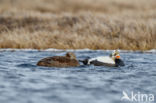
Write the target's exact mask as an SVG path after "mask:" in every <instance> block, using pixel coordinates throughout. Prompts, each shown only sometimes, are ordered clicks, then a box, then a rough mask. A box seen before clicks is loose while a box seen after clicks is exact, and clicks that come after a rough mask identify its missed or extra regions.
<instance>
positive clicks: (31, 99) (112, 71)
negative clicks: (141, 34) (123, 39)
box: [0, 50, 156, 103]
mask: <svg viewBox="0 0 156 103" xmlns="http://www.w3.org/2000/svg"><path fill="white" fill-rule="evenodd" d="M74 52H75V54H76V56H77V58H78V59H85V58H87V57H96V56H102V55H109V54H110V53H111V51H102V50H98V51H92V50H77V51H74ZM65 53H66V51H63V50H51V51H50V50H47V51H37V50H15V51H12V50H1V51H0V103H124V101H121V100H120V99H121V97H122V91H125V92H127V93H128V94H130V93H131V91H134V92H135V93H138V92H139V93H144V94H145V93H146V94H153V95H155V96H156V53H155V52H152V53H150V52H147V53H141V52H125V51H121V57H122V58H123V60H124V61H125V64H126V66H125V67H112V68H111V67H96V66H80V67H74V68H52V67H51V68H50V67H39V66H36V62H37V61H38V60H40V59H41V58H44V57H48V56H54V55H64V54H65ZM155 101H156V100H155ZM125 103H127V102H125ZM131 103H132V102H131ZM145 103H146V102H145Z"/></svg>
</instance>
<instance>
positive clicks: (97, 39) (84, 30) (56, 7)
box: [0, 0, 156, 50]
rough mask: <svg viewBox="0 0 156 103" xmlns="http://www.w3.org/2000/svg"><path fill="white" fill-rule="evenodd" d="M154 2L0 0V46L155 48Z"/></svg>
mask: <svg viewBox="0 0 156 103" xmlns="http://www.w3.org/2000/svg"><path fill="white" fill-rule="evenodd" d="M155 11H156V0H148V1H147V0H24V1H23V0H0V48H33V49H46V48H57V49H84V48H90V49H118V48H119V49H127V50H149V49H155V48H156V40H155V39H156V29H155V28H156V12H155Z"/></svg>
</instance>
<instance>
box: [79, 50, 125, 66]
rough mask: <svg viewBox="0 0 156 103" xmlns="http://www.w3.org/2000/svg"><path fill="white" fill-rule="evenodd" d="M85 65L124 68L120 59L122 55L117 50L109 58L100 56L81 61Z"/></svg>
mask: <svg viewBox="0 0 156 103" xmlns="http://www.w3.org/2000/svg"><path fill="white" fill-rule="evenodd" d="M80 62H83V64H84V65H95V66H110V67H118V66H124V65H125V64H124V62H123V60H122V59H121V58H120V53H119V52H118V51H117V50H115V51H113V53H112V54H110V55H109V56H100V57H95V58H90V59H85V60H80Z"/></svg>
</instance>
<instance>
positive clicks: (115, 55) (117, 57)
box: [110, 50, 125, 66]
mask: <svg viewBox="0 0 156 103" xmlns="http://www.w3.org/2000/svg"><path fill="white" fill-rule="evenodd" d="M110 57H111V58H112V59H113V60H114V61H115V63H116V66H124V65H125V64H124V62H123V61H122V60H121V57H120V53H119V51H118V50H115V51H113V52H112V54H110Z"/></svg>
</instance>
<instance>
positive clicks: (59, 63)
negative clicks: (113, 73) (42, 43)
mask: <svg viewBox="0 0 156 103" xmlns="http://www.w3.org/2000/svg"><path fill="white" fill-rule="evenodd" d="M37 65H38V66H46V67H76V66H79V65H80V64H79V62H78V61H77V60H76V56H75V54H74V53H72V52H67V54H66V55H65V56H53V57H47V58H44V59H41V60H40V61H39V62H38V63H37Z"/></svg>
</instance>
